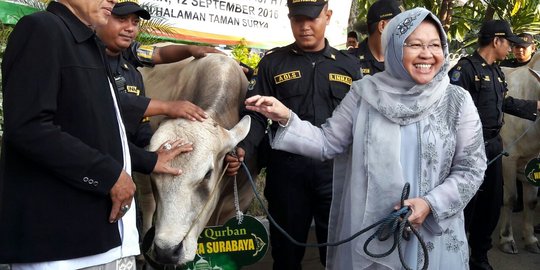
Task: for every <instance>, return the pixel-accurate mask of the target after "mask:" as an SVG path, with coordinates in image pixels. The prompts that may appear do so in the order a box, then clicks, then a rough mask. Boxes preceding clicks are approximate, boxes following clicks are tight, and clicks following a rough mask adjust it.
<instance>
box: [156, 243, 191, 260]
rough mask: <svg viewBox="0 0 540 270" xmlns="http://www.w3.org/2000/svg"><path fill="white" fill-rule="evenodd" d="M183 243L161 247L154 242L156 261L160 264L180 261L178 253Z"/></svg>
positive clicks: (179, 253) (180, 251)
mask: <svg viewBox="0 0 540 270" xmlns="http://www.w3.org/2000/svg"><path fill="white" fill-rule="evenodd" d="M183 246H184V244H183V242H180V244H178V245H176V246H173V247H166V248H161V247H159V246H158V245H155V244H154V253H155V258H156V261H157V262H159V263H161V264H177V263H178V262H179V261H180V255H181V253H182V248H183Z"/></svg>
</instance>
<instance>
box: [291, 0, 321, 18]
mask: <svg viewBox="0 0 540 270" xmlns="http://www.w3.org/2000/svg"><path fill="white" fill-rule="evenodd" d="M326 4H328V0H287V6H288V7H289V17H292V16H297V15H301V16H306V17H309V18H312V19H314V18H317V17H319V14H321V10H322V9H323V7H324V5H326Z"/></svg>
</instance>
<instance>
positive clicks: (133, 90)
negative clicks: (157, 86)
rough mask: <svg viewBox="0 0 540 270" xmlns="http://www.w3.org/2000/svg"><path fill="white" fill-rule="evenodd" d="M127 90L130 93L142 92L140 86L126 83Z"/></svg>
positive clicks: (138, 93)
mask: <svg viewBox="0 0 540 270" xmlns="http://www.w3.org/2000/svg"><path fill="white" fill-rule="evenodd" d="M126 91H127V92H128V93H132V94H135V95H137V96H138V95H140V94H141V90H139V88H137V86H134V85H126Z"/></svg>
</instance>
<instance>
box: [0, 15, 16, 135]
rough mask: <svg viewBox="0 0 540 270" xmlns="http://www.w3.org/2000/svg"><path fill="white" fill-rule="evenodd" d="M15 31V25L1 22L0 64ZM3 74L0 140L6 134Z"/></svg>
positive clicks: (0, 94) (0, 97) (0, 104)
mask: <svg viewBox="0 0 540 270" xmlns="http://www.w3.org/2000/svg"><path fill="white" fill-rule="evenodd" d="M11 31H13V27H12V26H10V25H5V24H3V23H1V22H0V64H1V63H2V59H3V58H4V50H5V49H6V44H7V40H8V37H9V34H11ZM1 85H2V74H1V73H0V141H1V139H2V136H3V134H4V108H3V105H2V104H3V97H2V91H1V90H2V86H1Z"/></svg>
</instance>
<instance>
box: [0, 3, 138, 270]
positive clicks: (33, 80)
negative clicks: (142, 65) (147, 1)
mask: <svg viewBox="0 0 540 270" xmlns="http://www.w3.org/2000/svg"><path fill="white" fill-rule="evenodd" d="M104 61H105V59H104V47H102V45H100V42H99V40H98V39H97V38H96V36H95V34H94V32H93V31H92V30H91V29H90V28H88V27H87V26H86V25H85V24H83V23H82V22H81V21H80V20H78V19H77V18H76V17H75V16H74V15H73V14H72V13H71V12H70V11H69V10H68V9H67V8H66V7H65V6H64V5H62V4H60V3H58V2H52V3H51V4H50V5H49V7H48V8H47V11H45V12H38V13H34V14H32V15H29V16H25V17H23V18H22V19H21V20H20V21H19V23H18V24H17V25H16V26H15V29H14V30H13V32H12V34H11V36H10V39H9V42H8V46H7V49H6V51H5V55H4V59H3V63H2V78H3V82H2V86H3V94H4V117H5V118H4V120H5V131H4V137H3V144H2V154H1V159H0V221H1V222H0V263H22V262H40V261H52V260H61V259H71V258H77V257H83V256H88V255H94V254H99V253H103V252H105V251H108V250H109V249H111V248H114V247H117V246H119V245H120V244H121V240H120V235H119V232H118V224H116V223H113V224H111V223H109V221H108V216H109V214H110V211H111V199H110V196H109V191H110V189H111V188H112V186H113V185H114V184H115V183H116V181H117V179H118V177H119V175H120V172H121V170H122V164H123V157H122V146H121V142H120V135H119V130H118V122H117V120H116V116H115V110H114V105H113V99H112V96H111V90H110V87H109V82H110V81H108V72H107V69H106V68H105V65H104ZM138 152H139V150H137V149H135V148H133V149H132V153H133V154H134V156H133V157H132V158H134V159H136V156H137V153H138Z"/></svg>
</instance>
